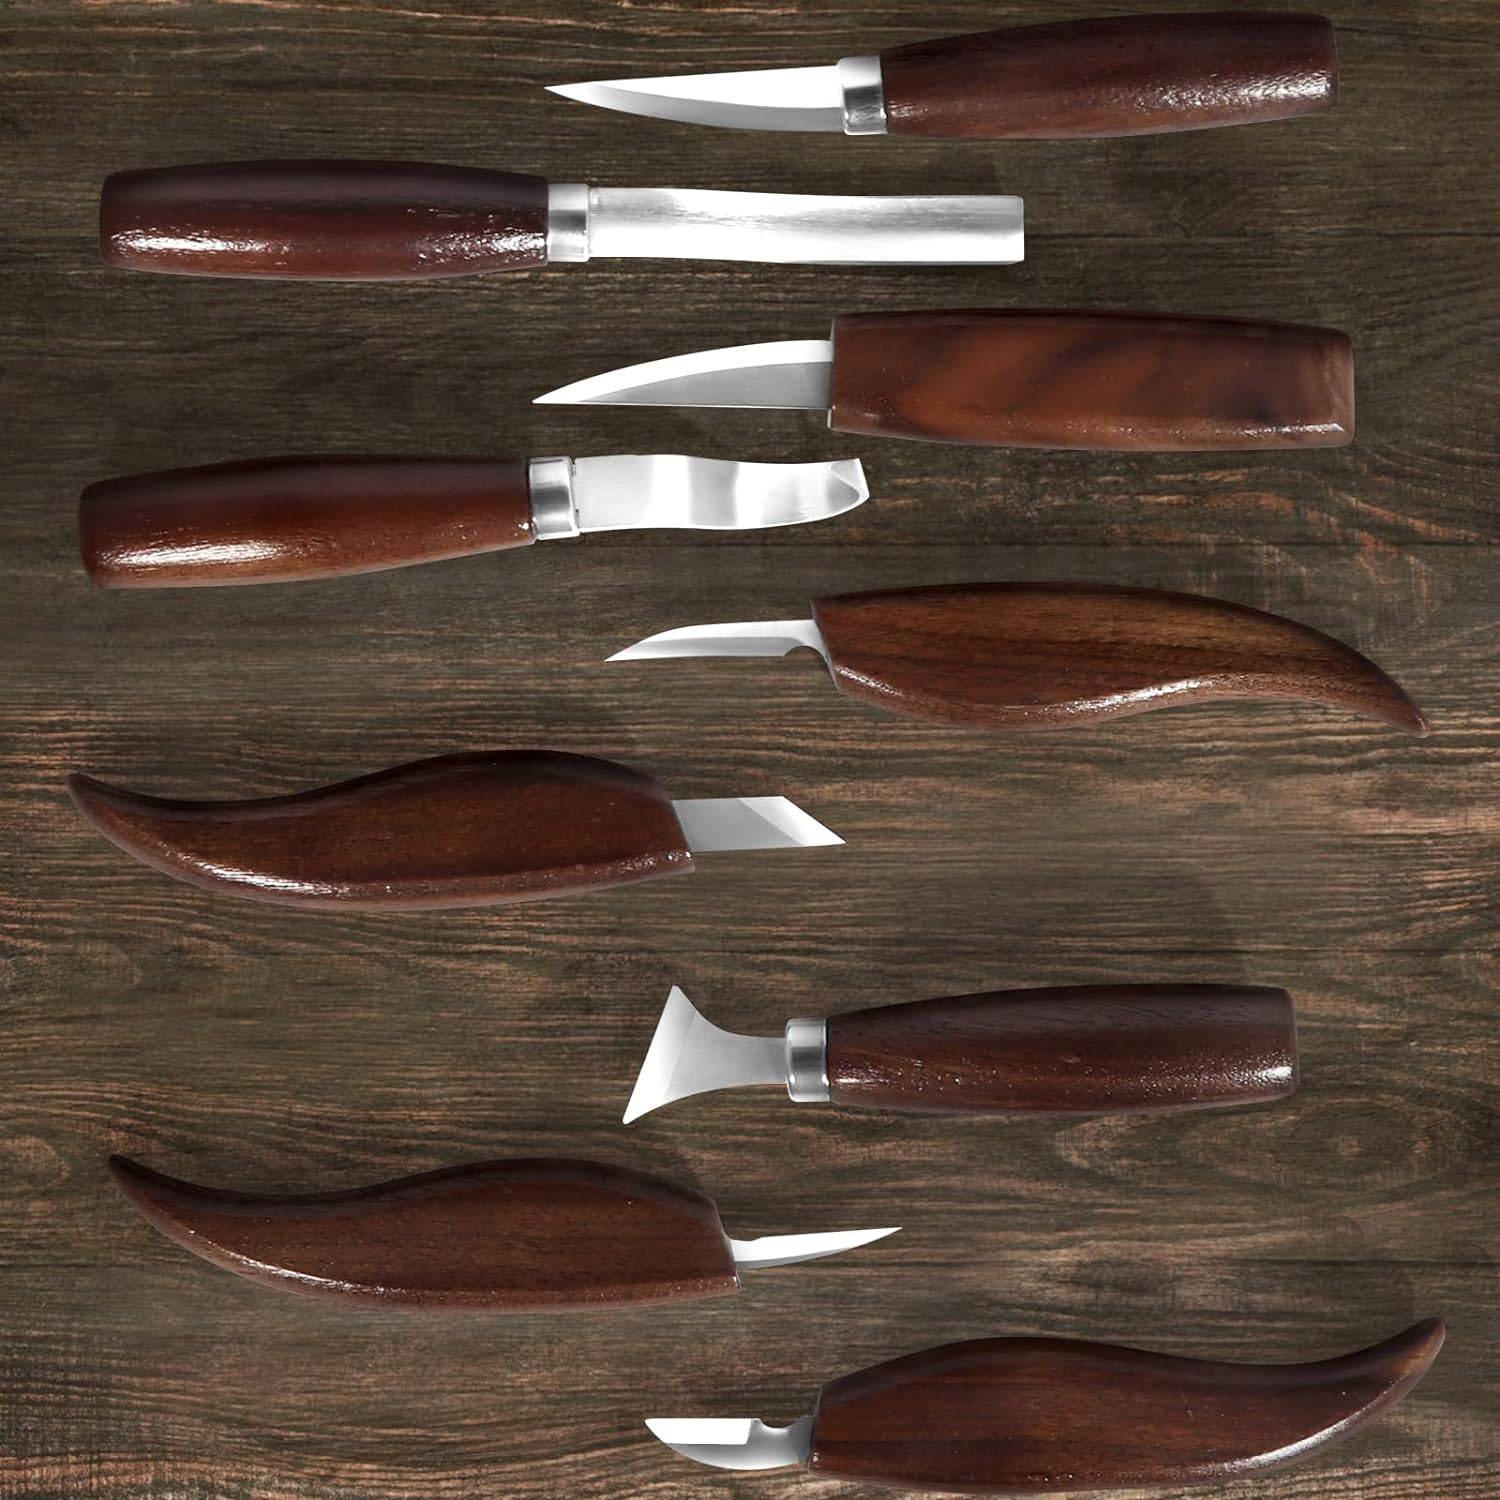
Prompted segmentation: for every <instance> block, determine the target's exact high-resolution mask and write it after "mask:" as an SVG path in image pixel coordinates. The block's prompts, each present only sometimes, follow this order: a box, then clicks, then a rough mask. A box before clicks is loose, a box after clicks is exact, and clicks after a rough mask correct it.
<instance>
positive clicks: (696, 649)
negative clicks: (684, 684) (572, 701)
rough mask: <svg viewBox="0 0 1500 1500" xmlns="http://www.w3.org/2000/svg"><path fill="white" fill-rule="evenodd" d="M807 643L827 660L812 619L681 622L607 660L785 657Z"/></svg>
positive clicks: (821, 639) (819, 635) (819, 632)
mask: <svg viewBox="0 0 1500 1500" xmlns="http://www.w3.org/2000/svg"><path fill="white" fill-rule="evenodd" d="M802 646H807V647H809V648H810V649H812V650H813V651H816V652H817V653H818V655H819V656H821V657H822V658H823V660H824V661H827V660H828V648H827V646H826V645H824V643H823V635H822V632H821V631H820V630H819V629H818V627H817V625H816V624H814V622H813V621H811V620H746V621H743V622H741V623H739V624H735V625H680V626H678V628H677V629H676V630H659V631H657V633H656V634H655V635H648V636H647V637H646V638H645V640H643V641H637V642H636V643H635V644H634V645H633V646H627V647H626V648H625V649H624V650H623V651H616V652H615V654H614V655H613V656H609V657H606V658H605V660H606V661H653V660H659V659H663V658H667V657H679V656H785V655H787V653H788V652H791V651H796V650H798V649H799V648H800V647H802Z"/></svg>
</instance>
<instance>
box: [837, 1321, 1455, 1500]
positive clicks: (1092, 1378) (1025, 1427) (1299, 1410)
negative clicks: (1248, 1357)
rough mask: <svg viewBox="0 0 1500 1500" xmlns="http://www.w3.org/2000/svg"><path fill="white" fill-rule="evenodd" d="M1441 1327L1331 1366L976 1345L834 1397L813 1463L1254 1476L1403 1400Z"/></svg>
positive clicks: (1122, 1480)
mask: <svg viewBox="0 0 1500 1500" xmlns="http://www.w3.org/2000/svg"><path fill="white" fill-rule="evenodd" d="M1443 1331H1444V1330H1443V1325H1442V1322H1441V1321H1440V1320H1438V1319H1431V1320H1428V1321H1426V1322H1422V1323H1416V1324H1413V1325H1412V1327H1410V1328H1408V1329H1407V1330H1406V1331H1405V1332H1404V1333H1398V1334H1396V1335H1395V1336H1394V1337H1393V1338H1390V1339H1387V1340H1386V1341H1385V1342H1384V1343H1381V1344H1376V1345H1374V1346H1373V1347H1372V1348H1369V1349H1363V1350H1361V1351H1360V1352H1359V1353H1357V1354H1349V1355H1345V1356H1344V1357H1342V1358H1338V1359H1328V1360H1321V1361H1319V1362H1317V1363H1313V1364H1307V1363H1295V1364H1283V1365H1251V1364H1226V1363H1224V1362H1222V1361H1218V1360H1201V1359H1183V1358H1181V1357H1179V1356H1174V1355H1162V1354H1155V1353H1152V1352H1150V1351H1148V1350H1143V1349H1126V1348H1120V1347H1118V1346H1111V1345H1108V1344H1092V1343H1085V1342H1083V1341H1082V1340H1079V1339H976V1340H972V1341H969V1342H967V1343H961V1344H949V1345H947V1346H945V1347H943V1348H940V1349H927V1350H923V1351H922V1352H921V1353H918V1354H908V1355H906V1356H905V1357H904V1358H901V1359H893V1360H890V1361H888V1362H887V1363H885V1364H882V1365H877V1366H876V1367H875V1368H874V1369H871V1370H861V1371H859V1372H858V1373H856V1374H853V1375H845V1376H843V1377H842V1378H841V1379H839V1380H835V1381H833V1382H831V1383H830V1384H828V1385H826V1386H824V1387H823V1390H822V1392H821V1394H820V1395H819V1397H818V1407H817V1412H816V1414H815V1416H814V1420H813V1447H812V1454H811V1458H810V1462H809V1467H810V1468H811V1470H812V1472H813V1473H814V1474H819V1475H826V1476H827V1477H829V1478H831V1479H853V1480H864V1481H865V1482H867V1483H877V1484H896V1485H899V1486H901V1487H902V1488H905V1489H914V1490H938V1491H942V1492H943V1493H947V1494H965V1495H1035V1494H1043V1493H1045V1494H1056V1493H1059V1492H1061V1491H1064V1490H1067V1491H1071V1492H1073V1493H1086V1492H1091V1491H1097V1490H1114V1489H1135V1488H1138V1487H1141V1486H1144V1485H1164V1484H1202V1483H1205V1482H1209V1481H1212V1480H1223V1479H1231V1478H1232V1479H1242V1478H1245V1477H1247V1476H1251V1475H1255V1474H1258V1473H1260V1472H1261V1471H1263V1470H1265V1469H1271V1468H1277V1467H1280V1466H1281V1465H1283V1464H1287V1463H1290V1462H1296V1461H1301V1460H1305V1459H1307V1458H1309V1457H1310V1456H1312V1455H1314V1454H1316V1453H1317V1452H1318V1450H1319V1449H1321V1448H1324V1447H1326V1446H1327V1445H1328V1444H1329V1443H1330V1442H1337V1441H1338V1440H1340V1439H1341V1438H1345V1437H1348V1436H1349V1435H1350V1434H1351V1433H1353V1432H1356V1431H1357V1430H1358V1429H1359V1428H1361V1427H1363V1426H1364V1425H1365V1424H1366V1423H1367V1422H1370V1421H1372V1420H1373V1419H1374V1418H1375V1417H1377V1416H1378V1415H1379V1414H1380V1413H1381V1412H1382V1411H1384V1410H1385V1409H1386V1408H1387V1407H1389V1406H1391V1405H1393V1404H1394V1403H1395V1402H1397V1401H1400V1400H1401V1399H1402V1397H1404V1396H1405V1395H1407V1394H1408V1393H1409V1392H1410V1391H1411V1389H1412V1387H1413V1386H1415V1385H1416V1384H1417V1382H1418V1381H1419V1380H1421V1378H1422V1377H1423V1376H1424V1375H1425V1374H1426V1373H1427V1371H1428V1368H1429V1367H1430V1366H1431V1364H1432V1362H1433V1360H1434V1359H1435V1358H1436V1357H1437V1353H1438V1350H1439V1349H1441V1348H1442V1344H1443Z"/></svg>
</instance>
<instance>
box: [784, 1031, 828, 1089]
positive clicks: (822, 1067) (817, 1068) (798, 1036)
mask: <svg viewBox="0 0 1500 1500" xmlns="http://www.w3.org/2000/svg"><path fill="white" fill-rule="evenodd" d="M786 1091H787V1093H788V1094H790V1095H791V1096H792V1098H793V1099H795V1100H796V1102H797V1103H798V1104H827V1103H828V1101H829V1100H830V1099H832V1098H833V1091H832V1089H830V1088H829V1086H828V1022H827V1021H825V1020H822V1019H821V1018H818V1019H812V1018H809V1017H806V1016H799V1017H797V1018H796V1019H794V1020H791V1021H788V1022H787V1023H786Z"/></svg>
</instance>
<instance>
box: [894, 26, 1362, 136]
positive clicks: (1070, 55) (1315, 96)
mask: <svg viewBox="0 0 1500 1500" xmlns="http://www.w3.org/2000/svg"><path fill="white" fill-rule="evenodd" d="M880 71H881V77H882V79H883V80H884V85H885V113H886V128H887V129H888V130H889V131H890V133H891V134H892V135H923V136H942V137H947V138H950V139H952V138H962V137H968V138H970V139H978V140H1020V139H1026V138H1030V139H1034V140H1061V139H1064V138H1067V137H1072V136H1111V135H1153V134H1156V133H1158V132H1161V131H1168V130H1202V129H1205V128H1206V127H1208V126H1211V125H1250V124H1254V123H1255V122H1257V121H1260V120H1285V119H1288V118H1290V117H1291V116H1293V115H1306V114H1312V113H1314V112H1315V111H1317V110H1321V109H1328V108H1329V107H1330V106H1331V105H1332V104H1333V101H1334V96H1335V95H1336V94H1337V92H1338V82H1339V61H1338V51H1337V48H1336V47H1335V44H1334V39H1333V27H1332V25H1331V24H1330V23H1329V22H1328V20H1327V19H1326V18H1325V17H1323V16H1313V15H1305V14H1285V15H1276V14H1271V15H1266V14H1251V13H1247V12H1245V11H1204V12H1199V13H1189V14H1186V15H1181V14H1179V15H1149V16H1112V17H1110V18H1108V19H1106V20H1097V21H1062V22H1057V23H1055V24H1053V25H1050V26H1017V27H1011V28H1008V29H1006V30H1003V31H985V32H980V33H977V34H975V35H973V36H955V37H947V38H944V39H943V40H941V41H933V42H917V43H916V44H915V45H913V46H909V47H897V48H896V49H895V50H894V51H891V52H886V53H883V54H882V55H881V58H880Z"/></svg>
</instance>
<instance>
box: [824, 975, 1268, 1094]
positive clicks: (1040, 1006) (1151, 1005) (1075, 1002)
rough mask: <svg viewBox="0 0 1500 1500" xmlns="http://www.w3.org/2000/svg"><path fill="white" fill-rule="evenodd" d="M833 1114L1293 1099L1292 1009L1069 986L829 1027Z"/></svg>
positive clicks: (1244, 998) (1211, 989)
mask: <svg viewBox="0 0 1500 1500" xmlns="http://www.w3.org/2000/svg"><path fill="white" fill-rule="evenodd" d="M827 1068H828V1083H829V1088H830V1090H831V1093H832V1097H833V1102H834V1103H835V1104H837V1105H841V1106H844V1107H846V1108H847V1107H850V1106H862V1107H864V1108H867V1109H895V1110H911V1111H916V1112H918V1113H921V1114H950V1113H951V1114H974V1113H983V1112H985V1111H992V1110H1046V1111H1057V1110H1060V1111H1063V1112H1064V1113H1074V1114H1087V1113H1090V1112H1093V1111H1099V1110H1105V1111H1111V1112H1113V1111H1119V1110H1158V1109H1198V1108H1202V1107H1204V1106H1206V1105H1226V1104H1255V1103H1261V1102H1265V1101H1268V1100H1272V1099H1279V1098H1282V1097H1283V1096H1284V1095H1286V1094H1289V1093H1291V1091H1292V1090H1293V1089H1294V1088H1296V1086H1297V1025H1296V1020H1295V1018H1294V1016H1293V1012H1292V997H1291V996H1290V995H1288V994H1287V992H1286V991H1285V990H1278V989H1272V988H1270V987H1268V986H1264V985H1213V984H1192V985H1149V984H1148V985H1105V986H1091V985H1073V986H1067V987H1062V988H1057V989H1037V990H1017V991H1010V992H1008V993H992V994H987V995H953V996H949V997H947V998H945V999H940V1000H916V1001H912V1002H909V1003H908V1004H905V1005H882V1006H872V1007H870V1008H868V1009H866V1010H856V1011H845V1012H844V1013H843V1014H841V1015H837V1016H830V1017H829V1018H828V1043H827Z"/></svg>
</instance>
